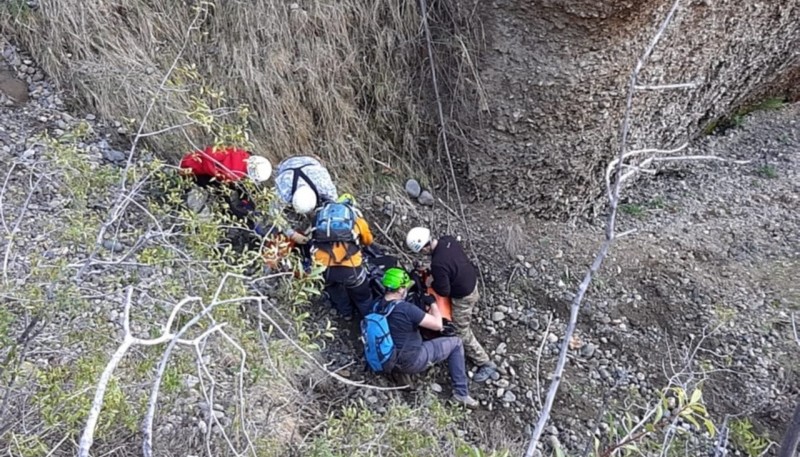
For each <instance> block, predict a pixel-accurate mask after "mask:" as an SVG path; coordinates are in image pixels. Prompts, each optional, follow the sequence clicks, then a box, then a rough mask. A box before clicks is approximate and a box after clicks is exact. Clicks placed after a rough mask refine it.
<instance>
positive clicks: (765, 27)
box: [458, 0, 800, 218]
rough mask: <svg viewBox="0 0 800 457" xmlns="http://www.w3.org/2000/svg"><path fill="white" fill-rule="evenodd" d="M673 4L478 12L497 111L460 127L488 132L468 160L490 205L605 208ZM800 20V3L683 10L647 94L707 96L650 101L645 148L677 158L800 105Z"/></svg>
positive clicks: (637, 125)
mask: <svg viewBox="0 0 800 457" xmlns="http://www.w3.org/2000/svg"><path fill="white" fill-rule="evenodd" d="M671 3H672V2H671V1H667V0H658V1H652V0H651V1H648V2H634V1H619V0H580V1H576V0H534V1H531V0H494V1H491V2H479V3H478V4H477V11H478V14H479V16H480V17H481V19H482V22H483V28H484V32H485V36H486V40H487V41H486V49H485V50H484V52H483V55H482V57H481V59H480V62H479V65H478V68H479V70H480V79H481V86H482V94H481V95H482V97H483V99H484V102H486V103H485V104H484V106H487V105H488V110H483V111H481V112H480V114H478V115H475V114H474V113H475V110H473V112H471V113H470V112H468V111H463V113H464V114H462V115H461V117H460V119H458V120H459V121H460V122H461V123H462V124H466V125H470V126H472V127H474V128H473V129H472V133H471V135H470V136H471V138H469V139H470V140H471V142H469V144H471V146H469V147H468V150H466V151H462V153H464V154H468V156H469V163H470V165H469V176H470V178H471V179H472V182H473V183H474V185H475V190H476V191H477V192H478V197H479V198H482V199H489V200H493V201H494V203H495V204H497V205H498V206H500V207H508V208H513V209H515V210H518V211H520V212H523V213H532V214H534V215H537V216H541V217H547V218H553V217H559V218H560V217H565V216H567V215H577V214H585V213H586V211H587V210H590V209H593V208H596V207H597V204H598V203H602V199H601V198H598V197H601V196H602V195H604V194H603V187H602V186H603V184H602V183H603V179H602V176H603V173H604V170H605V165H606V164H607V163H608V161H609V160H610V159H611V157H612V156H613V155H614V154H615V153H616V151H618V141H619V123H620V119H621V116H622V111H623V104H624V96H625V94H624V91H625V87H626V82H627V78H628V75H629V73H630V71H631V69H632V67H633V65H634V63H635V59H636V57H637V56H638V55H639V54H640V53H641V51H642V49H643V48H644V47H645V45H646V43H647V42H648V41H649V40H650V38H651V37H652V35H653V33H654V32H655V28H656V27H657V24H658V23H659V21H660V20H661V19H662V18H663V16H664V14H665V12H666V9H667V8H669V6H670V4H671ZM799 18H800V0H776V1H771V2H741V1H736V0H699V1H698V0H694V1H693V0H686V1H685V2H684V3H682V4H681V7H680V9H679V11H678V13H677V16H676V18H675V20H674V21H673V22H672V24H671V25H670V27H669V29H668V30H667V32H666V34H665V36H664V37H663V39H662V40H661V42H660V44H659V45H658V46H657V48H656V50H655V52H654V54H653V56H652V58H651V59H650V61H649V63H648V64H647V65H646V66H645V70H644V71H643V72H642V74H641V78H640V81H641V83H642V84H646V85H664V84H677V83H690V82H691V83H696V84H697V87H695V88H693V89H675V90H657V91H640V92H638V93H637V95H636V97H635V99H634V112H633V117H632V120H633V125H632V126H631V127H632V131H631V142H630V145H631V147H632V148H639V147H656V148H667V147H670V146H676V145H678V144H681V143H683V142H685V141H686V140H688V139H690V138H691V137H693V136H696V135H698V134H702V133H703V132H704V130H705V131H708V130H711V129H712V128H713V126H714V125H716V122H718V120H719V119H720V118H721V117H722V116H725V115H728V114H730V113H732V112H735V111H736V110H742V109H744V108H743V107H747V106H752V105H753V104H756V103H758V102H760V101H762V100H764V99H765V98H766V97H770V96H783V97H787V98H796V97H797V96H798V94H799V93H800V88H798V82H800V20H799ZM512 158H513V160H512Z"/></svg>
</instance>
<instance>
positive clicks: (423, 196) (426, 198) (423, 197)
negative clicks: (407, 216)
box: [417, 190, 434, 206]
mask: <svg viewBox="0 0 800 457" xmlns="http://www.w3.org/2000/svg"><path fill="white" fill-rule="evenodd" d="M417 201H418V202H419V204H420V205H425V206H433V203H434V200H433V195H431V193H430V192H428V191H427V190H423V191H422V192H421V193H420V194H419V197H417Z"/></svg>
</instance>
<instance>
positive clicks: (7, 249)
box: [3, 175, 44, 285]
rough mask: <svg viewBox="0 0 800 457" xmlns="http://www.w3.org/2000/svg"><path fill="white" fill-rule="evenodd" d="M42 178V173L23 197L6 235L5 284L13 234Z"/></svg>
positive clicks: (16, 230)
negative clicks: (9, 230)
mask: <svg viewBox="0 0 800 457" xmlns="http://www.w3.org/2000/svg"><path fill="white" fill-rule="evenodd" d="M43 178H44V175H41V176H39V179H37V180H36V183H34V184H33V186H31V190H30V191H29V192H28V197H27V198H26V199H25V202H24V203H23V204H22V209H20V211H19V216H18V217H17V221H16V222H15V223H14V228H12V229H11V233H9V235H8V240H7V241H6V250H5V254H4V255H3V283H4V284H6V285H8V257H9V256H10V255H11V248H12V247H13V246H14V235H16V234H17V232H18V231H19V225H20V224H21V223H22V220H23V219H24V218H25V213H27V212H28V206H29V205H30V203H31V198H33V194H34V192H36V189H38V188H39V183H40V182H42V179H43Z"/></svg>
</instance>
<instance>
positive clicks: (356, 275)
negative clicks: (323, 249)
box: [325, 266, 372, 317]
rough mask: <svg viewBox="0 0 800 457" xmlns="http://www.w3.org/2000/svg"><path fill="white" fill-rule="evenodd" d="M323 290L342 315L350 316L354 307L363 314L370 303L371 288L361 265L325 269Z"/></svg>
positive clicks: (366, 311)
mask: <svg viewBox="0 0 800 457" xmlns="http://www.w3.org/2000/svg"><path fill="white" fill-rule="evenodd" d="M325 291H326V292H328V296H329V297H330V300H331V304H332V305H333V307H334V308H336V311H338V312H339V314H340V315H342V317H349V316H352V315H353V311H354V309H356V310H358V312H359V313H360V314H361V315H362V316H364V315H366V314H367V313H368V312H369V308H370V306H371V305H372V290H371V289H370V286H369V281H367V272H366V269H364V267H363V266H362V267H356V268H353V267H329V268H328V269H327V270H325Z"/></svg>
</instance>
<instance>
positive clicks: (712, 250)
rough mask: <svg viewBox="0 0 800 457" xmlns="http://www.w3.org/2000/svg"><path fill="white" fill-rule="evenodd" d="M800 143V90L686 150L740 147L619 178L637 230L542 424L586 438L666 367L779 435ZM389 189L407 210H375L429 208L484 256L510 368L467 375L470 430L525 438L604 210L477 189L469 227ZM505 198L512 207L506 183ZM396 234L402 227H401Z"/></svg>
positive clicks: (788, 350)
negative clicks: (570, 212)
mask: <svg viewBox="0 0 800 457" xmlns="http://www.w3.org/2000/svg"><path fill="white" fill-rule="evenodd" d="M798 147H800V105H794V106H787V107H784V108H783V109H781V110H779V111H769V112H757V113H753V114H751V115H750V116H748V117H747V118H746V120H745V121H744V123H743V125H741V126H739V127H737V128H735V129H732V130H728V131H726V132H722V133H720V134H719V135H715V136H708V137H705V138H703V139H701V140H699V141H697V142H696V143H695V144H693V145H692V146H691V148H690V150H689V151H688V152H687V153H686V154H687V155H715V156H719V157H722V158H725V159H728V160H748V161H750V162H749V163H747V164H734V163H731V162H720V161H692V162H685V163H676V164H672V165H668V166H665V167H661V168H660V169H659V170H658V172H657V173H656V174H655V175H643V176H642V177H641V178H640V179H639V180H638V181H636V182H635V183H633V184H632V185H631V186H629V188H627V189H626V190H625V191H624V195H623V201H622V205H621V208H620V220H619V227H618V231H619V232H620V233H621V232H626V231H628V230H635V232H634V233H632V234H630V235H627V236H625V237H624V238H622V239H620V240H619V241H617V242H616V244H615V245H614V247H613V249H612V252H611V254H610V256H609V257H608V259H607V260H606V263H605V265H604V266H603V268H602V269H601V271H600V274H599V275H598V276H597V277H596V279H595V281H594V283H593V285H592V287H591V288H590V291H589V294H588V295H587V297H586V300H585V301H584V306H583V308H582V310H581V313H580V317H579V323H578V332H577V338H575V340H574V341H573V344H572V347H573V348H574V350H572V351H571V352H570V354H569V359H568V365H567V370H566V376H565V380H564V382H563V383H562V386H561V391H560V394H559V395H558V397H557V400H556V406H555V408H554V417H555V420H554V426H552V427H549V428H548V433H549V434H550V438H549V440H551V441H552V440H554V439H556V437H557V439H558V440H560V442H561V443H562V445H565V446H566V447H567V448H570V449H582V448H583V446H584V444H585V441H586V438H585V434H586V433H588V431H589V430H592V429H593V428H594V427H595V426H597V425H598V423H597V418H598V413H602V412H603V410H606V409H609V410H610V408H609V406H608V404H609V402H611V403H613V402H614V401H615V400H617V401H623V400H624V399H626V398H627V399H631V398H633V397H637V395H638V396H640V397H638V398H643V399H653V398H657V392H658V391H659V390H661V389H663V388H664V387H667V386H668V385H669V380H670V379H673V380H674V379H679V380H681V382H685V381H686V380H688V379H692V380H693V381H694V382H698V381H704V382H702V383H701V384H702V386H703V391H704V398H705V400H706V402H707V403H708V405H709V412H710V414H711V415H712V416H713V417H714V418H715V419H716V420H718V421H719V423H720V424H721V423H722V421H723V420H724V418H725V417H726V415H732V416H737V417H747V418H749V419H751V420H752V421H753V422H754V423H755V429H756V430H757V431H758V432H759V433H764V434H766V435H768V436H769V437H770V438H771V439H773V440H778V439H779V437H780V436H781V433H782V432H783V430H784V428H785V424H786V423H787V420H788V418H789V417H790V415H791V412H792V410H793V407H794V404H795V403H796V400H797V398H798V394H799V393H800V369H799V367H798V364H797V363H796V360H797V357H798V355H800V345H798V342H796V341H795V335H794V333H793V329H792V316H793V315H796V314H800V295H799V294H798V287H797V284H796V281H795V278H796V277H797V273H796V270H797V268H798V266H800V262H799V259H798V255H800V181H799V180H798V175H799V173H800V156H798V154H797V151H798ZM387 198H388V199H389V200H390V201H391V200H392V197H391V196H387V197H386V198H384V197H381V198H379V199H378V201H377V203H379V205H376V206H380V207H382V208H383V209H384V210H386V208H387V206H388V207H390V209H389V211H385V212H387V214H393V213H397V214H398V215H406V219H407V220H405V221H403V217H398V218H390V217H388V216H387V215H382V214H376V212H373V215H374V217H375V220H376V221H377V223H378V224H379V225H380V224H383V226H384V227H385V226H386V224H387V222H388V220H389V219H396V220H397V221H401V222H399V224H401V227H402V229H407V228H408V227H410V226H412V225H414V224H415V223H418V222H419V221H420V220H424V219H426V218H429V219H433V220H434V226H437V225H438V227H439V228H440V230H441V231H442V232H448V233H452V234H457V235H460V236H462V237H463V238H465V239H467V240H469V242H468V244H469V245H470V248H471V250H472V252H474V253H477V255H478V257H479V258H480V264H481V269H482V272H483V277H484V279H485V283H484V286H485V289H484V290H485V293H484V299H483V301H482V306H481V308H480V310H479V311H478V315H477V327H478V328H479V334H480V335H481V337H482V340H483V341H484V342H485V345H486V347H487V348H489V349H490V350H491V351H492V354H493V357H494V358H495V360H496V361H497V362H498V364H499V365H500V366H501V367H502V373H503V374H502V376H501V378H500V379H497V380H494V381H490V382H489V383H488V385H484V386H477V385H476V386H473V390H474V394H475V396H476V397H477V398H479V399H480V400H481V402H482V403H483V407H482V409H481V410H480V411H478V412H476V413H475V416H477V417H478V418H481V419H480V422H479V423H480V426H479V427H476V428H475V429H474V430H472V432H473V433H475V434H476V436H480V435H483V437H484V438H486V437H487V434H488V436H493V437H494V439H496V438H497V437H498V436H502V439H505V440H508V441H509V442H520V441H524V439H525V436H526V435H527V432H528V431H529V430H530V428H529V424H531V423H532V421H534V420H535V419H536V418H537V414H538V410H539V405H540V403H539V402H540V400H539V398H540V397H539V395H541V396H542V397H543V396H544V391H545V389H546V386H547V384H548V375H549V373H550V372H551V370H552V367H553V366H554V361H555V359H556V357H557V354H558V350H559V344H560V340H561V336H562V335H563V330H564V328H565V322H566V320H567V318H568V313H569V302H570V300H571V298H572V294H573V292H574V291H575V289H576V287H577V284H578V282H579V281H580V279H582V277H583V275H584V273H585V269H586V267H587V265H588V264H589V263H590V262H591V260H592V259H593V256H594V254H595V252H596V250H597V248H598V246H599V244H600V242H601V240H602V237H603V220H601V218H598V219H597V220H590V221H581V222H576V223H573V224H565V223H556V222H543V221H540V220H535V219H527V220H526V219H524V218H523V217H522V216H519V215H516V214H514V213H511V212H499V211H497V210H495V209H494V208H492V207H490V206H488V205H486V206H480V205H478V204H474V203H473V204H470V205H468V206H467V207H466V214H467V218H468V220H469V224H470V230H469V232H467V231H465V230H464V229H463V225H462V224H459V222H458V218H456V217H455V215H454V214H453V212H452V211H451V210H448V209H445V208H443V207H442V206H440V205H438V204H437V206H436V207H435V208H434V209H431V210H427V209H422V207H419V206H416V207H413V206H409V203H407V202H403V201H400V202H398V198H397V197H394V202H393V203H391V202H390V203H386V201H385V200H387ZM506 199H507V200H508V201H507V205H508V206H511V207H513V206H514V200H515V196H514V195H513V194H511V193H509V194H508V196H507V197H506ZM392 208H393V209H392ZM409 208H413V209H412V210H411V213H410V214H409ZM393 235H394V238H396V239H397V240H398V242H399V241H400V240H402V230H396V231H395V232H393ZM384 242H385V240H384ZM353 331H354V329H353ZM352 356H353V353H349V352H348V353H347V356H346V357H345V358H348V357H352ZM433 378H435V383H434V384H431V387H432V388H433V389H434V390H435V391H438V390H440V387H441V385H445V386H446V385H447V382H446V376H445V374H444V372H443V371H439V372H436V374H435V375H434V376H433ZM428 381H429V382H433V380H431V379H428ZM425 382H426V381H422V382H421V384H422V385H424V384H425ZM537 386H538V389H537ZM537 390H538V391H539V392H540V393H539V394H537ZM645 403H646V401H645ZM617 412H618V410H617ZM600 417H602V416H600ZM600 426H601V428H602V427H604V425H603V424H600Z"/></svg>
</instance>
